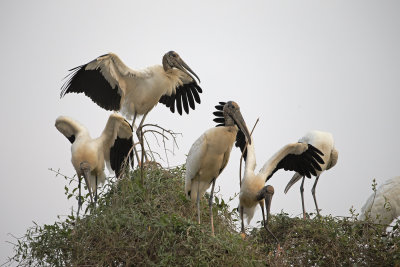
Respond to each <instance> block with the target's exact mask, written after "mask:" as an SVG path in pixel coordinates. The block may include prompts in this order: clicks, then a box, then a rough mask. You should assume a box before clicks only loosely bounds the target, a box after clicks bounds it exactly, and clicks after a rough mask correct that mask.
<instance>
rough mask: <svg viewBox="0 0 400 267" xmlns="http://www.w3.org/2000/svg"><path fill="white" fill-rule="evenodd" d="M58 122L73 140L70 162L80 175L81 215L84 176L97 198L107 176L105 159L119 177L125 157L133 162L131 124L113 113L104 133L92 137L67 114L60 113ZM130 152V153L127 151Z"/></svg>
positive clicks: (61, 129) (79, 200)
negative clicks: (99, 188)
mask: <svg viewBox="0 0 400 267" xmlns="http://www.w3.org/2000/svg"><path fill="white" fill-rule="evenodd" d="M55 126H56V128H57V130H58V131H60V132H61V133H62V134H63V135H64V136H65V137H67V138H68V140H69V141H70V142H71V143H72V145H71V154H72V158H71V162H72V165H73V166H74V168H75V171H76V174H77V176H78V184H79V185H78V187H79V198H78V215H79V209H80V208H81V205H82V200H81V180H82V176H83V177H84V178H85V183H86V185H87V187H88V190H89V195H90V198H91V199H92V192H93V191H94V192H95V197H94V201H95V202H96V201H97V186H98V185H99V184H102V183H104V181H105V177H106V175H105V173H104V167H105V163H104V162H106V163H107V167H109V169H111V170H113V171H115V174H116V176H117V177H118V175H119V174H120V172H121V171H122V168H123V163H124V161H125V160H126V161H127V162H129V161H130V162H131V165H133V152H132V150H131V147H132V146H133V141H132V127H131V125H130V124H129V123H128V122H127V121H126V120H125V119H124V118H123V117H122V116H121V115H118V114H116V113H114V114H111V115H110V117H109V118H108V121H107V124H106V127H105V128H104V130H103V132H102V134H101V135H100V136H99V137H98V138H95V139H93V138H91V137H90V135H89V131H88V130H87V129H86V128H85V127H84V126H83V125H82V124H80V123H79V122H77V121H75V120H74V119H72V118H69V117H66V116H60V117H58V118H57V119H56V123H55ZM128 153H130V154H129V155H128ZM92 201H93V199H92Z"/></svg>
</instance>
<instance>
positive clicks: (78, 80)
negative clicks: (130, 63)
mask: <svg viewBox="0 0 400 267" xmlns="http://www.w3.org/2000/svg"><path fill="white" fill-rule="evenodd" d="M69 71H70V74H69V75H68V76H67V78H68V80H67V81H66V82H65V83H64V85H63V86H62V87H61V94H60V97H63V96H64V95H65V94H68V93H84V94H85V95H86V96H88V97H90V99H92V101H93V102H95V103H96V104H97V105H99V106H100V107H102V108H104V109H106V110H115V111H117V110H119V109H120V108H121V97H124V95H125V94H126V90H127V88H126V86H127V84H132V83H128V82H127V80H129V79H135V78H136V77H137V75H138V74H137V72H136V71H134V70H132V69H130V68H129V67H127V66H126V65H125V64H124V63H123V62H122V61H121V59H120V58H119V57H118V56H117V55H115V54H113V53H109V54H105V55H102V56H100V57H98V58H96V59H95V60H93V61H91V62H89V63H87V64H84V65H81V66H78V67H76V68H73V69H71V70H69Z"/></svg>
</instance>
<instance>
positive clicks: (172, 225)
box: [9, 165, 400, 266]
mask: <svg viewBox="0 0 400 267" xmlns="http://www.w3.org/2000/svg"><path fill="white" fill-rule="evenodd" d="M145 172H146V173H145V181H144V184H143V185H142V184H141V182H140V171H138V170H136V171H134V172H127V173H126V175H125V176H123V178H122V179H119V180H112V181H110V182H109V183H108V185H106V186H105V187H104V190H103V192H102V193H101V194H100V197H99V201H98V205H97V207H96V208H94V207H92V206H91V205H89V206H88V207H87V210H86V211H87V212H86V214H84V215H83V216H81V217H79V218H75V216H74V215H73V214H71V215H69V216H67V217H66V218H65V219H63V220H61V219H60V221H58V222H55V223H54V224H51V225H43V226H40V225H36V224H34V225H33V226H32V227H31V228H29V229H28V230H27V232H26V234H25V236H24V237H23V238H21V239H17V241H16V244H15V246H14V251H15V254H14V256H13V257H12V258H10V262H9V263H12V264H15V263H16V264H18V265H20V266H34V265H39V266H131V265H134V266H266V265H269V266H349V265H350V266H394V265H399V264H400V253H399V247H400V234H399V223H397V224H396V225H395V226H394V227H393V228H391V229H390V231H387V232H385V226H381V225H375V224H371V223H368V222H360V221H357V219H356V217H355V216H352V217H350V218H335V217H332V216H327V217H315V218H312V219H309V220H303V219H299V218H290V217H289V216H288V215H287V214H285V213H283V212H282V213H281V214H277V215H275V216H272V219H271V220H270V225H269V228H270V229H271V231H272V232H273V233H274V234H275V235H276V236H277V237H278V239H279V240H280V248H281V249H279V247H277V244H276V242H275V240H274V239H273V237H271V236H270V235H269V234H268V233H267V232H266V231H265V229H264V228H262V227H261V226H259V227H257V228H254V229H252V230H251V231H250V234H249V236H248V237H247V238H246V239H245V240H243V239H242V238H241V236H240V235H239V234H238V232H237V229H238V228H237V224H238V215H237V212H236V210H235V209H234V210H230V208H229V206H228V204H227V203H225V201H224V200H223V199H219V198H217V197H216V198H215V205H214V209H213V211H214V226H215V237H213V236H211V233H210V232H211V230H210V223H209V221H210V217H209V210H208V201H206V200H204V198H203V201H202V205H201V218H202V224H201V225H198V224H197V214H196V208H195V205H194V204H193V203H191V202H190V201H189V200H187V199H186V197H185V195H184V190H183V188H184V172H185V169H184V166H183V167H177V168H174V169H170V170H166V169H162V168H160V167H158V166H156V165H149V166H147V167H146V168H145ZM71 194H72V195H71ZM75 194H76V190H75V191H74V190H72V191H71V192H70V191H69V189H68V188H67V189H66V195H67V197H69V198H70V197H72V196H75ZM83 198H84V200H85V201H86V202H87V199H88V196H87V195H86V196H84V197H83Z"/></svg>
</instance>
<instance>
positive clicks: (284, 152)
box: [239, 141, 323, 232]
mask: <svg viewBox="0 0 400 267" xmlns="http://www.w3.org/2000/svg"><path fill="white" fill-rule="evenodd" d="M242 150H243V149H242ZM320 155H322V153H321V152H320V151H319V150H317V149H316V148H315V147H313V146H312V145H309V144H306V143H292V144H288V145H285V146H284V147H282V148H281V149H280V150H279V151H277V152H276V153H275V154H274V155H273V156H272V157H271V158H270V159H269V160H268V161H267V162H266V163H265V164H264V166H263V167H262V168H261V170H260V171H259V173H258V174H255V172H254V170H255V167H256V156H255V151H254V142H253V141H252V143H251V144H248V145H247V156H246V158H245V161H246V165H245V171H244V177H243V180H242V186H241V188H240V194H239V208H240V213H241V217H242V232H243V231H244V225H243V216H245V217H246V218H247V223H250V221H251V219H252V218H253V215H254V211H255V208H256V206H257V205H258V204H260V206H261V209H262V211H263V215H264V210H263V208H264V203H263V200H264V199H265V202H266V209H267V215H269V206H270V204H271V201H272V195H273V193H274V190H273V188H268V187H269V186H265V183H266V181H268V180H269V179H270V178H271V177H272V175H273V174H274V173H275V172H276V171H278V170H279V169H284V170H290V171H293V170H294V171H299V172H301V173H302V174H303V175H306V176H311V175H312V174H315V173H316V171H317V170H319V169H320V164H323V160H322V158H321V156H320ZM263 217H264V216H263ZM263 219H264V223H265V218H263ZM265 227H266V224H265Z"/></svg>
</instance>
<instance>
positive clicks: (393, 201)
mask: <svg viewBox="0 0 400 267" xmlns="http://www.w3.org/2000/svg"><path fill="white" fill-rule="evenodd" d="M399 216H400V176H397V177H394V178H392V179H389V180H387V181H385V183H384V184H382V185H380V186H379V187H378V189H377V191H376V195H375V193H372V195H371V196H370V197H369V198H368V199H367V201H366V202H365V204H364V206H363V207H362V208H361V214H360V216H359V219H360V220H365V219H367V218H369V219H370V220H371V221H373V222H375V223H381V224H390V223H391V222H392V221H393V220H394V219H396V218H397V217H399Z"/></svg>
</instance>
